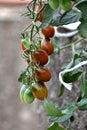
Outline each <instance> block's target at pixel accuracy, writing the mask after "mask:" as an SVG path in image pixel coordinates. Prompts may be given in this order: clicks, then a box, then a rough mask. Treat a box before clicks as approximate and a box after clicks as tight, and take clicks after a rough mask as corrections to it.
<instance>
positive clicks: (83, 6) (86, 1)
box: [77, 0, 87, 19]
mask: <svg viewBox="0 0 87 130" xmlns="http://www.w3.org/2000/svg"><path fill="white" fill-rule="evenodd" d="M77 8H78V9H79V10H80V11H81V12H82V18H83V19H87V0H81V1H80V2H79V3H78V4H77Z"/></svg>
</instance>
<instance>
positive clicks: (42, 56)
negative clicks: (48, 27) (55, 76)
mask: <svg viewBox="0 0 87 130" xmlns="http://www.w3.org/2000/svg"><path fill="white" fill-rule="evenodd" d="M32 58H33V60H34V62H35V63H40V65H45V64H46V63H47V62H48V55H47V53H46V52H45V51H44V50H42V49H38V50H37V51H36V52H33V53H32Z"/></svg>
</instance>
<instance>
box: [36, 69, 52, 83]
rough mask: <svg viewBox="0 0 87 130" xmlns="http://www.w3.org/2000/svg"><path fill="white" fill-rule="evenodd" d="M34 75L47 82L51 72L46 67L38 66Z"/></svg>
mask: <svg viewBox="0 0 87 130" xmlns="http://www.w3.org/2000/svg"><path fill="white" fill-rule="evenodd" d="M35 77H36V79H37V80H39V81H43V82H47V81H49V80H50V79H51V72H50V70H49V69H48V68H47V67H39V68H37V69H36V70H35Z"/></svg>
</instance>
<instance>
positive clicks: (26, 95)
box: [24, 88, 35, 104]
mask: <svg viewBox="0 0 87 130" xmlns="http://www.w3.org/2000/svg"><path fill="white" fill-rule="evenodd" d="M34 99H35V97H34V96H33V94H32V91H31V90H30V88H27V89H26V90H25V92H24V102H25V103H26V104H30V103H32V102H33V101H34Z"/></svg>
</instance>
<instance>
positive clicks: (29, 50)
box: [18, 0, 87, 130]
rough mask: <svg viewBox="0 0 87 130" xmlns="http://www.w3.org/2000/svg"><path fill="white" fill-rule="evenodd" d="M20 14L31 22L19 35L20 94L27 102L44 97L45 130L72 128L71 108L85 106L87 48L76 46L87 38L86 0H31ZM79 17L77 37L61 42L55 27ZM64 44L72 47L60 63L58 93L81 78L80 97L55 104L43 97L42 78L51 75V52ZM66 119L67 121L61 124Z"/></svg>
mask: <svg viewBox="0 0 87 130" xmlns="http://www.w3.org/2000/svg"><path fill="white" fill-rule="evenodd" d="M23 15H24V16H26V17H29V18H30V19H31V22H30V23H29V25H28V26H27V27H26V28H25V29H24V30H23V31H22V33H21V35H20V39H21V45H22V57H23V58H24V59H25V61H26V62H27V68H25V70H24V71H23V72H22V73H21V74H20V76H19V79H18V81H19V82H21V83H22V84H23V85H22V87H21V90H20V97H21V99H22V101H23V102H24V103H27V104H30V103H32V102H33V101H34V99H35V98H37V99H39V100H44V109H45V113H46V115H47V116H48V117H49V121H50V123H51V125H50V126H49V127H48V129H47V130H71V129H72V128H71V127H70V124H71V123H72V121H73V120H74V118H73V117H74V112H75V111H76V110H80V111H84V110H87V72H86V67H85V65H86V64H87V50H86V48H85V49H84V48H78V47H76V44H78V43H82V41H83V40H85V39H86V38H87V0H32V1H31V2H29V3H28V4H27V10H26V12H25V13H24V14H23ZM78 21H80V25H79V27H78V36H79V37H78V40H76V41H75V42H72V43H70V44H68V45H64V46H62V45H60V43H59V42H60V41H59V38H58V37H56V36H55V27H58V26H62V25H67V24H71V23H74V22H78ZM42 35H43V36H42ZM66 48H71V54H72V59H71V60H70V61H69V62H67V63H64V64H63V66H61V69H62V71H61V72H60V73H59V80H60V83H61V85H60V86H61V87H60V93H59V95H58V97H61V96H62V95H63V94H64V89H65V88H67V89H68V90H71V89H72V86H73V85H72V84H74V83H75V82H77V81H78V80H79V82H81V84H80V87H79V88H78V89H80V97H79V99H78V101H76V100H75V101H73V102H70V103H68V104H66V105H65V106H62V107H56V106H55V105H54V104H52V103H50V102H49V101H47V99H46V98H47V95H48V89H47V87H46V86H45V82H47V81H48V80H50V79H51V70H49V69H48V68H47V67H45V66H47V63H50V60H49V59H50V58H52V57H51V55H52V54H53V55H59V54H60V53H62V50H63V49H66ZM25 90H26V91H25ZM25 92H26V93H25ZM66 121H68V122H69V124H68V125H66V127H64V125H63V123H64V122H66Z"/></svg>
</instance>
